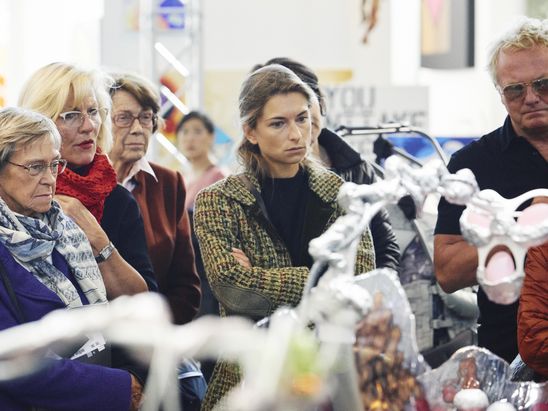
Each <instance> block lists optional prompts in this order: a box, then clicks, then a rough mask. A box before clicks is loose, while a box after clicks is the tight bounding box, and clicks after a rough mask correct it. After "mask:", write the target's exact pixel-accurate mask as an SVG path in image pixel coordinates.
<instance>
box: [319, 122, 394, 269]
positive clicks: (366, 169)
mask: <svg viewBox="0 0 548 411" xmlns="http://www.w3.org/2000/svg"><path fill="white" fill-rule="evenodd" d="M318 142H319V144H320V146H321V147H322V148H323V149H324V150H325V151H326V153H327V155H328V156H329V159H330V160H331V170H332V171H333V172H335V173H337V174H338V175H339V176H341V177H342V178H343V179H344V180H345V181H351V182H353V183H356V184H371V183H373V182H375V180H376V177H375V171H374V170H373V167H372V166H371V165H370V164H369V163H368V162H367V161H366V160H365V159H363V158H362V157H361V156H360V154H359V153H358V152H357V151H356V150H354V149H353V148H352V147H350V145H348V143H346V141H344V140H343V139H342V138H341V137H339V136H338V135H337V134H335V133H334V132H332V131H330V130H328V129H326V128H324V129H323V130H322V131H321V133H320V136H319V137H318ZM369 228H370V229H371V235H372V237H373V244H374V247H375V263H376V266H377V268H382V267H386V268H392V269H394V270H398V267H399V262H400V248H399V246H398V243H397V241H396V236H395V235H394V232H393V231H392V225H391V224H390V219H389V217H388V212H387V211H386V210H385V209H384V208H383V209H381V210H380V211H379V212H378V213H377V215H375V217H373V219H372V220H371V224H370V225H369Z"/></svg>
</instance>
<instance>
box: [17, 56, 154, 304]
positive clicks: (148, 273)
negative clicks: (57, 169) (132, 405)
mask: <svg viewBox="0 0 548 411" xmlns="http://www.w3.org/2000/svg"><path fill="white" fill-rule="evenodd" d="M107 80H108V79H107V76H105V75H103V74H101V73H99V72H94V71H87V70H84V69H80V68H78V67H75V66H73V65H70V64H65V63H52V64H49V65H47V66H45V67H42V68H40V69H39V70H38V71H36V72H35V73H34V74H33V75H32V76H31V78H30V79H29V80H28V81H27V83H26V85H25V86H24V87H23V91H22V93H21V96H20V98H19V104H20V106H22V107H26V108H29V109H32V110H35V111H38V112H40V113H42V114H44V115H46V116H47V117H49V118H51V119H52V120H53V121H54V122H55V124H56V126H57V129H58V130H59V133H60V135H61V139H62V144H61V156H62V157H63V158H64V159H66V160H67V162H68V164H67V170H66V172H65V173H63V174H61V175H60V176H59V178H58V179H57V194H56V199H57V200H58V201H59V203H60V204H61V206H62V207H63V211H64V212H65V213H66V214H67V215H68V216H69V217H71V218H72V219H73V220H74V221H75V222H76V223H77V224H78V225H79V226H80V228H81V229H82V230H83V231H84V232H85V233H86V235H87V237H88V239H89V241H90V243H91V247H92V249H93V253H94V255H95V259H96V260H97V262H98V264H99V268H100V270H101V274H102V275H103V280H104V281H105V284H106V285H107V290H108V295H107V296H108V298H109V299H112V298H115V297H117V296H119V295H123V294H135V293H139V292H142V291H146V290H147V286H148V289H150V290H153V291H156V290H157V284H156V280H155V278H154V273H153V269H152V264H151V262H150V259H149V256H148V252H147V248H146V239H145V233H144V228H143V220H142V217H141V214H140V212H139V207H138V205H137V203H136V201H135V199H134V198H133V196H132V195H131V193H129V192H128V191H127V190H126V189H124V188H123V187H122V186H120V185H119V184H117V181H116V172H115V171H114V168H113V167H112V165H111V163H110V161H109V159H108V157H107V156H106V154H105V153H106V152H108V150H109V149H110V146H111V145H112V134H111V122H110V116H109V115H108V109H109V108H110V104H111V102H110V97H109V95H108V92H107V90H106V88H105V87H106V84H107V83H108V81H107Z"/></svg>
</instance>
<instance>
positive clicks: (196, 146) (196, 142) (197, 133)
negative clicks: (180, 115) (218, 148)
mask: <svg viewBox="0 0 548 411" xmlns="http://www.w3.org/2000/svg"><path fill="white" fill-rule="evenodd" d="M177 142H178V143H179V150H181V153H183V155H184V156H185V157H186V158H187V159H188V160H189V161H192V160H197V159H201V158H205V157H207V155H208V153H209V150H211V147H212V146H213V134H212V133H210V132H209V131H207V128H206V127H205V125H204V123H203V121H202V120H200V119H198V118H191V119H190V120H188V121H186V122H185V123H184V124H183V126H182V127H181V129H180V130H179V132H178V133H177Z"/></svg>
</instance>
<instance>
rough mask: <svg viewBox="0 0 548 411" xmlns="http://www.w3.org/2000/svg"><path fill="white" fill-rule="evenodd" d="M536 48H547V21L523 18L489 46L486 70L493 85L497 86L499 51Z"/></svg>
mask: <svg viewBox="0 0 548 411" xmlns="http://www.w3.org/2000/svg"><path fill="white" fill-rule="evenodd" d="M536 46H540V47H548V19H544V20H539V19H534V18H530V17H523V18H521V19H520V20H519V21H518V22H517V23H516V24H515V25H514V26H513V27H512V28H511V29H510V30H509V31H507V32H506V33H505V34H504V35H502V36H501V37H500V38H499V39H498V40H496V41H495V42H494V43H493V44H492V46H491V50H490V53H489V63H488V65H487V69H488V70H489V74H490V75H491V79H492V80H493V83H495V85H498V78H497V65H498V61H499V56H500V53H501V51H505V50H525V49H530V48H533V47H536Z"/></svg>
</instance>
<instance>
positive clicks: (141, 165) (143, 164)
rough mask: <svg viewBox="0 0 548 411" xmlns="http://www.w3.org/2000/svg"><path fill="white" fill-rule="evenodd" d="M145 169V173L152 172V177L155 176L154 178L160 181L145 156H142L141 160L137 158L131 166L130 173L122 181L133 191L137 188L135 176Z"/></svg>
mask: <svg viewBox="0 0 548 411" xmlns="http://www.w3.org/2000/svg"><path fill="white" fill-rule="evenodd" d="M139 171H144V172H145V173H148V174H150V175H151V176H152V177H154V180H156V182H158V178H157V177H156V174H154V170H153V169H152V167H151V166H150V164H149V162H148V161H147V159H146V158H145V157H141V158H140V159H139V160H137V161H136V162H135V163H133V165H132V166H131V169H130V170H129V174H128V175H127V177H126V178H124V180H123V181H122V185H123V186H124V187H125V188H127V189H128V190H129V191H133V189H134V188H135V185H136V184H135V182H134V181H133V177H135V175H136V174H137V173H138V172H139Z"/></svg>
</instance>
